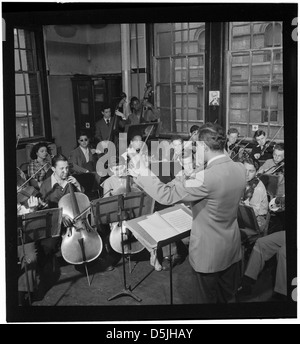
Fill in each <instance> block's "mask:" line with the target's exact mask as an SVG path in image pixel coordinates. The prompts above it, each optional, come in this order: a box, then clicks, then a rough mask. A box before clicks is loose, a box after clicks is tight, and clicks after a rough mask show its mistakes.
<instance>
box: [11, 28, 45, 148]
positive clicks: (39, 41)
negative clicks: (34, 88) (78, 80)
mask: <svg viewBox="0 0 300 344" xmlns="http://www.w3.org/2000/svg"><path fill="white" fill-rule="evenodd" d="M12 29H13V37H14V30H15V29H18V30H28V31H31V32H32V33H33V35H34V40H35V57H34V58H35V59H36V63H37V71H38V72H39V78H40V80H39V81H40V92H41V93H40V97H41V104H40V105H41V113H42V116H43V119H42V122H43V123H42V125H43V127H44V135H39V136H33V137H27V138H20V139H19V141H18V146H17V148H24V147H25V146H26V145H27V144H28V143H32V142H37V141H52V130H51V118H50V105H49V91H48V80H47V75H48V72H47V68H46V56H45V48H44V33H43V27H42V26H37V25H13V27H12ZM13 49H14V51H15V45H14V43H13ZM14 51H13V56H14ZM13 72H14V76H15V75H16V71H15V62H14V63H13ZM14 85H15V82H14ZM15 87H16V85H15ZM15 87H14V99H15V101H16V93H15V90H16V88H15ZM14 108H15V111H14V116H15V125H16V105H14Z"/></svg>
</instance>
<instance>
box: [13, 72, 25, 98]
mask: <svg viewBox="0 0 300 344" xmlns="http://www.w3.org/2000/svg"><path fill="white" fill-rule="evenodd" d="M15 91H16V94H25V88H24V79H23V74H15Z"/></svg>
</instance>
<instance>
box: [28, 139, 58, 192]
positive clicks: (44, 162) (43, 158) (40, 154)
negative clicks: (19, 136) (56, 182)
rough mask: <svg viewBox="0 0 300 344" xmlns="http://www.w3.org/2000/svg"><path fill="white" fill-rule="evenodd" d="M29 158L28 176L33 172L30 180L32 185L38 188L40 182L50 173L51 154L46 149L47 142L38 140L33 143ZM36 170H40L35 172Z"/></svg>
mask: <svg viewBox="0 0 300 344" xmlns="http://www.w3.org/2000/svg"><path fill="white" fill-rule="evenodd" d="M30 158H31V161H30V163H29V165H28V176H29V177H31V176H33V175H34V174H35V176H34V177H33V178H32V180H31V181H33V183H32V185H33V186H34V187H36V188H37V189H39V188H40V186H41V184H42V182H43V181H44V180H45V179H46V178H47V177H48V176H49V175H50V174H51V173H52V171H51V156H50V154H49V151H48V145H47V143H46V142H40V143H37V144H35V145H34V146H33V147H32V150H31V152H30ZM42 167H43V168H42ZM41 168H42V169H41ZM38 170H40V171H39V172H38V173H36V172H37V171H38Z"/></svg>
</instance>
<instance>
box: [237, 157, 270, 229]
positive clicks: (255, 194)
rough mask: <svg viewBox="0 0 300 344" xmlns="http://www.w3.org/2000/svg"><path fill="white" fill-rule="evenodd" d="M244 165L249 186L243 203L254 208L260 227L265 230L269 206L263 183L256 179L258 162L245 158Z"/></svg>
mask: <svg viewBox="0 0 300 344" xmlns="http://www.w3.org/2000/svg"><path fill="white" fill-rule="evenodd" d="M243 163H244V167H245V169H246V181H247V184H246V188H245V190H244V195H243V199H242V201H243V203H244V204H245V205H248V206H250V207H252V208H253V210H254V213H255V215H256V218H257V222H258V225H259V227H260V228H263V227H264V225H265V223H266V215H267V212H268V206H269V203H268V196H267V191H266V188H265V186H264V184H263V183H262V181H260V180H259V179H258V178H257V177H256V171H257V169H258V164H257V162H256V161H255V160H253V159H251V158H245V159H244V161H243Z"/></svg>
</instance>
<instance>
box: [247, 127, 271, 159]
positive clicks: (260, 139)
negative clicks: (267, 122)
mask: <svg viewBox="0 0 300 344" xmlns="http://www.w3.org/2000/svg"><path fill="white" fill-rule="evenodd" d="M253 138H254V140H255V142H256V145H255V146H254V147H253V148H252V151H251V153H250V156H251V158H254V159H256V160H262V161H265V160H267V159H270V158H271V157H272V151H273V148H272V147H270V143H271V142H270V141H267V137H266V133H265V132H264V131H263V130H257V131H256V132H255V133H254V137H253Z"/></svg>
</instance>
